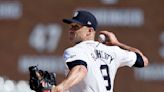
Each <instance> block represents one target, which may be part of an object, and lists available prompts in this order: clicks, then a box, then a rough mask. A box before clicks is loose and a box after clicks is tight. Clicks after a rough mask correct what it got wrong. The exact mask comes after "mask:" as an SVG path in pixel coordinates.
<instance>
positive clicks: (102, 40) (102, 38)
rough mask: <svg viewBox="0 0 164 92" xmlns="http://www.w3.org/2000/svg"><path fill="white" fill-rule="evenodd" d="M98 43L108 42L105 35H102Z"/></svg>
mask: <svg viewBox="0 0 164 92" xmlns="http://www.w3.org/2000/svg"><path fill="white" fill-rule="evenodd" d="M98 41H99V42H102V43H104V42H105V41H106V37H105V35H104V34H100V35H99V38H98Z"/></svg>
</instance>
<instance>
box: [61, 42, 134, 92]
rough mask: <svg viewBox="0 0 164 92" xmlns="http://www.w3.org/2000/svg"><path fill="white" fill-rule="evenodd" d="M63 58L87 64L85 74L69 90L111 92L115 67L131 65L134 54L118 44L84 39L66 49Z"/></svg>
mask: <svg viewBox="0 0 164 92" xmlns="http://www.w3.org/2000/svg"><path fill="white" fill-rule="evenodd" d="M64 59H65V62H66V63H67V62H73V61H75V60H82V61H84V62H86V64H87V70H88V73H87V76H86V77H85V78H84V80H82V81H81V82H80V83H79V84H77V85H75V86H73V87H72V88H71V89H70V92H113V85H114V78H115V75H116V72H117V69H118V68H119V67H122V66H129V67H131V66H133V65H134V63H135V61H136V54H135V53H134V52H130V51H126V50H123V49H120V48H119V47H118V46H106V45H104V44H102V43H99V42H96V41H84V42H81V43H79V44H77V45H75V46H74V47H71V48H68V49H66V50H65V53H64ZM75 62H76V61H75Z"/></svg>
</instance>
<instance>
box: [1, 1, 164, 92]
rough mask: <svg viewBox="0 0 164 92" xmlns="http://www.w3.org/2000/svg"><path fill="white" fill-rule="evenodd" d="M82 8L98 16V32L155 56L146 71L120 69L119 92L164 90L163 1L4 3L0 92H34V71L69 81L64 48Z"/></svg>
mask: <svg viewBox="0 0 164 92" xmlns="http://www.w3.org/2000/svg"><path fill="white" fill-rule="evenodd" d="M77 9H85V10H89V11H91V12H92V13H94V14H95V15H96V17H97V19H98V22H99V27H98V30H109V31H112V32H114V33H115V34H116V35H117V37H118V39H119V40H120V41H121V42H123V43H126V44H128V45H131V46H134V47H136V48H139V49H140V50H141V51H143V52H144V54H146V56H147V57H148V58H149V61H150V65H149V66H148V67H146V68H143V69H129V68H127V67H125V68H122V69H120V70H119V71H118V74H117V76H116V80H115V88H114V91H115V92H138V91H139V92H164V11H163V9H164V1H163V0H0V76H1V77H0V92H33V91H31V90H30V89H29V86H28V79H29V75H28V74H29V73H28V67H29V66H30V65H39V68H41V69H44V70H48V71H50V72H55V73H57V80H58V83H59V82H60V81H61V80H62V79H63V78H64V62H63V59H62V54H63V51H64V49H66V48H67V47H69V46H71V43H69V40H67V32H66V30H67V25H64V24H63V23H62V19H63V18H69V17H71V15H72V12H73V11H75V10H77Z"/></svg>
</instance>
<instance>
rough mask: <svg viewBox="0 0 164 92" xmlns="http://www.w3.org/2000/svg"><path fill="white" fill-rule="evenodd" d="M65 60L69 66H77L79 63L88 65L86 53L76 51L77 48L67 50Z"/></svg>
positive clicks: (79, 50)
mask: <svg viewBox="0 0 164 92" xmlns="http://www.w3.org/2000/svg"><path fill="white" fill-rule="evenodd" d="M64 60H65V63H66V65H67V66H68V64H70V63H71V64H74V65H76V64H77V63H79V61H80V64H84V63H85V64H87V61H88V60H87V56H86V55H85V52H84V51H82V50H81V49H76V48H69V49H67V50H65V52H64ZM81 61H82V62H81ZM68 67H69V66H68Z"/></svg>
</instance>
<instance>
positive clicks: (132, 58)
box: [115, 47, 137, 67]
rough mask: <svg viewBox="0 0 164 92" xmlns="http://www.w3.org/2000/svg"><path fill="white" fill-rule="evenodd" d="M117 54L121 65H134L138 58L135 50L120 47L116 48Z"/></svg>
mask: <svg viewBox="0 0 164 92" xmlns="http://www.w3.org/2000/svg"><path fill="white" fill-rule="evenodd" d="M115 55H116V58H117V61H118V63H119V67H122V66H129V67H132V66H133V65H134V64H135V62H136V59H137V56H136V53H135V52H132V51H128V50H124V49H121V48H119V47H116V48H115Z"/></svg>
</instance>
